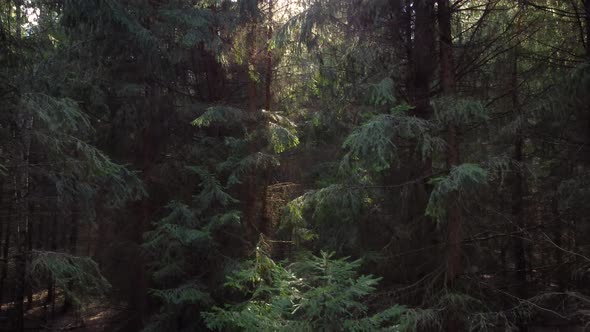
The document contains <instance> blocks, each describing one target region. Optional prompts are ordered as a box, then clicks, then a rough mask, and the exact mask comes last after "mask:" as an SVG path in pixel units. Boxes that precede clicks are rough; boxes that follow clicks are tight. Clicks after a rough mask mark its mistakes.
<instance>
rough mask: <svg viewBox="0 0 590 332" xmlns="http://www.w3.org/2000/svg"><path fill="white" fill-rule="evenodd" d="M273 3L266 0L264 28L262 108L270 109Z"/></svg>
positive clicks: (272, 0) (271, 0)
mask: <svg viewBox="0 0 590 332" xmlns="http://www.w3.org/2000/svg"><path fill="white" fill-rule="evenodd" d="M273 5H274V0H268V28H267V30H266V80H265V82H264V83H265V87H264V88H265V89H264V90H265V96H264V97H265V100H264V108H265V109H266V110H267V111H270V108H271V103H272V50H271V39H272V24H273V14H274V13H273Z"/></svg>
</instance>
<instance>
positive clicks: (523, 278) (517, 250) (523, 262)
mask: <svg viewBox="0 0 590 332" xmlns="http://www.w3.org/2000/svg"><path fill="white" fill-rule="evenodd" d="M521 10H522V8H521ZM521 20H522V13H519V14H518V17H517V18H516V29H517V44H516V46H515V48H514V51H513V54H512V72H511V78H510V97H511V103H512V109H513V112H514V115H515V116H516V119H517V120H518V118H519V117H520V116H522V110H521V106H520V97H519V93H518V89H519V84H518V56H519V54H518V52H519V48H520V39H519V38H520V37H519V36H520V33H521ZM513 149H514V155H513V158H514V166H513V174H514V178H513V181H512V199H511V200H512V217H513V221H512V233H513V234H514V237H513V246H514V248H513V250H514V263H515V276H516V280H517V282H518V285H517V294H518V295H519V296H521V297H524V296H525V295H526V283H527V259H526V253H525V245H524V240H523V236H524V235H525V234H524V229H525V228H526V224H525V216H524V199H523V197H524V186H525V179H524V173H523V169H522V166H523V163H524V161H525V160H524V136H523V130H522V125H519V126H518V129H517V132H516V138H515V141H514V146H513Z"/></svg>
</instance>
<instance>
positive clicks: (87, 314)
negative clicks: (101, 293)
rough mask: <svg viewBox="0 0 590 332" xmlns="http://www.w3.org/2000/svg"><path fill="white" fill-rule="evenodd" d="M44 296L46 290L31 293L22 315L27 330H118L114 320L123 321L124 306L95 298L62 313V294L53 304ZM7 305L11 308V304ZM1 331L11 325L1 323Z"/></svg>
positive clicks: (8, 328)
mask: <svg viewBox="0 0 590 332" xmlns="http://www.w3.org/2000/svg"><path fill="white" fill-rule="evenodd" d="M46 299H47V293H46V292H44V293H43V292H40V293H37V294H34V295H33V301H32V304H31V305H30V309H29V310H28V311H27V312H26V316H25V330H26V331H31V332H32V331H36V332H37V331H38V332H50V331H52V332H53V331H76V332H103V331H117V330H118V329H117V327H116V325H119V324H117V322H119V323H120V322H122V321H124V317H123V316H122V315H123V309H124V307H122V306H117V305H113V303H111V302H108V301H99V300H95V301H92V302H90V303H89V304H87V305H85V306H84V307H82V308H79V309H77V310H68V311H67V312H63V311H62V310H61V308H62V307H63V302H64V297H63V295H58V297H57V299H56V301H55V303H53V304H48V303H47V301H46ZM6 305H8V310H10V309H9V307H10V303H7V304H6ZM25 305H26V304H25ZM0 331H10V327H9V326H2V325H1V324H0Z"/></svg>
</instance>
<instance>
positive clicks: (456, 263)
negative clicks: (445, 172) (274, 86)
mask: <svg viewBox="0 0 590 332" xmlns="http://www.w3.org/2000/svg"><path fill="white" fill-rule="evenodd" d="M438 29H439V48H440V78H441V87H442V92H443V94H444V95H445V96H447V97H448V96H453V95H454V94H455V85H456V84H455V69H454V64H453V41H452V33H451V8H450V4H449V0H438ZM459 163H460V157H459V141H458V138H457V128H456V126H455V124H453V123H449V124H448V128H447V167H448V168H449V170H450V169H451V168H453V167H455V166H457V165H459ZM447 213H448V220H447V223H448V225H447V227H448V230H447V231H448V234H447V236H448V238H447V241H448V245H449V247H448V253H447V282H448V284H449V285H453V284H454V282H455V280H456V278H457V276H458V275H459V273H460V272H461V226H462V225H461V223H462V221H461V217H462V216H461V208H460V206H459V205H458V204H457V202H456V200H454V199H450V203H449V206H448V211H447Z"/></svg>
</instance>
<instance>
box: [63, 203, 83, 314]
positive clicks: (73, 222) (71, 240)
mask: <svg viewBox="0 0 590 332" xmlns="http://www.w3.org/2000/svg"><path fill="white" fill-rule="evenodd" d="M72 205H73V207H72V212H71V215H70V229H69V234H68V242H67V245H68V251H69V253H70V254H72V255H74V256H75V255H76V254H77V250H76V248H77V246H78V222H79V221H78V218H79V212H78V206H77V200H75V199H74V201H73V203H72ZM73 286H74V285H73V284H72V283H68V288H69V289H68V291H72V288H73ZM74 305H75V303H74V301H73V299H72V297H71V296H69V295H68V292H66V293H65V298H64V305H63V307H62V311H63V312H67V311H69V310H70V309H72V308H74Z"/></svg>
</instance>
